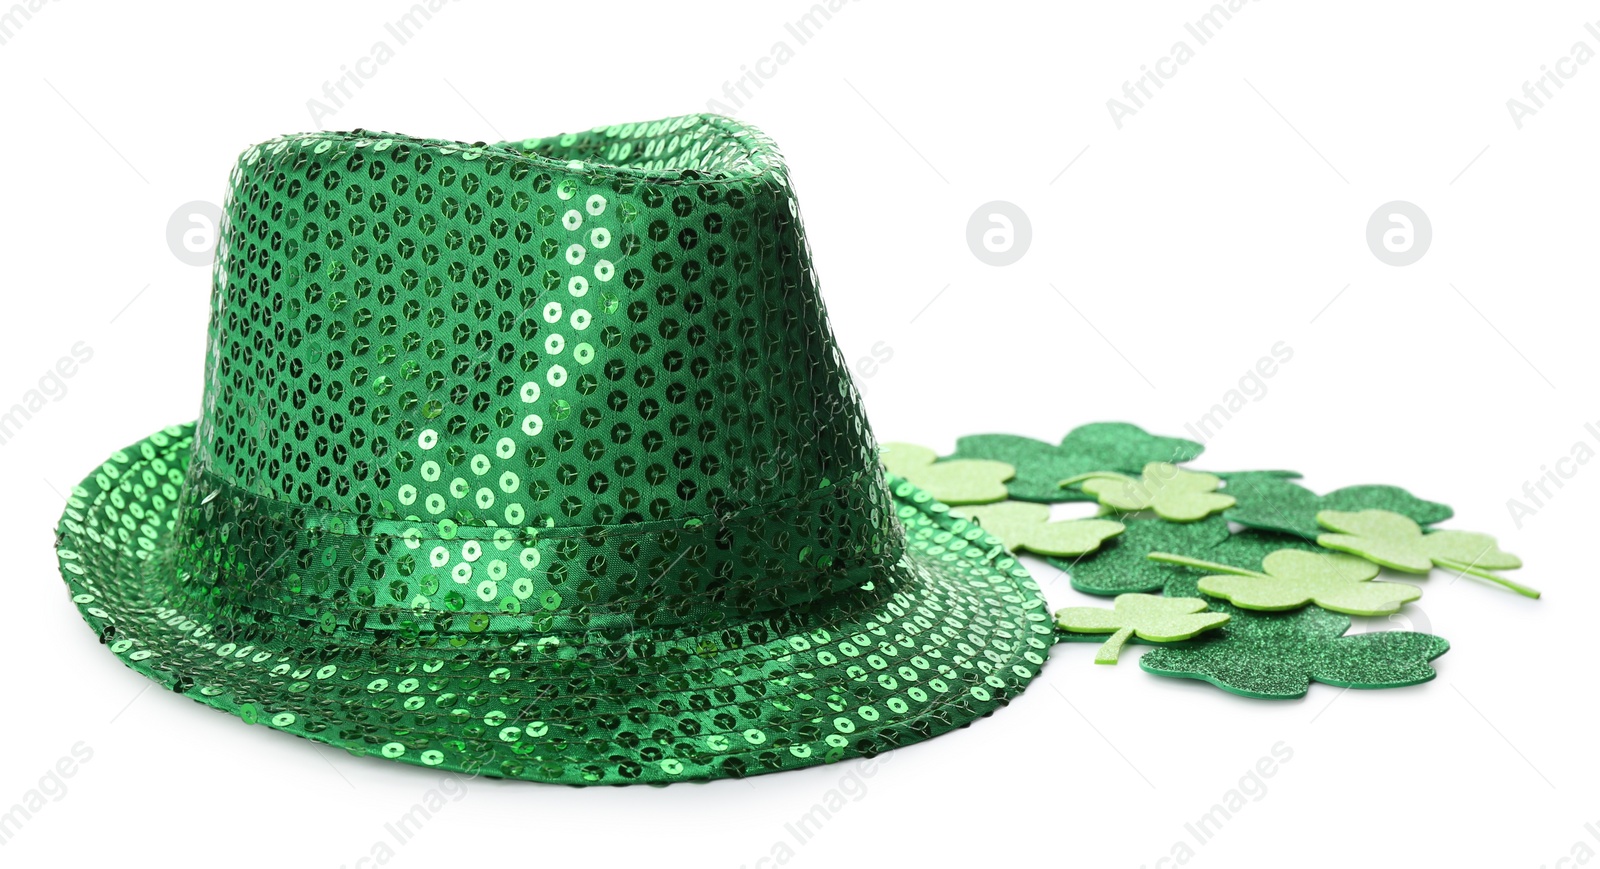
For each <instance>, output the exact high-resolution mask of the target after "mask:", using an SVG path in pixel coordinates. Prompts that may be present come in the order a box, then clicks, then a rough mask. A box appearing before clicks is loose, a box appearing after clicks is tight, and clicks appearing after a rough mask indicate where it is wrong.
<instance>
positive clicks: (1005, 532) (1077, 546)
mask: <svg viewBox="0 0 1600 869" xmlns="http://www.w3.org/2000/svg"><path fill="white" fill-rule="evenodd" d="M955 512H956V513H957V514H958V515H962V516H966V517H967V518H969V519H973V520H976V521H977V523H978V524H979V525H981V526H983V530H985V531H987V532H989V533H990V534H993V535H994V536H996V537H998V538H1000V541H1001V542H1002V543H1004V544H1005V545H1006V549H1007V550H1009V551H1011V552H1016V551H1017V550H1019V549H1026V550H1028V551H1029V552H1033V553H1036V554H1039V555H1055V556H1071V555H1082V554H1084V553H1086V552H1093V551H1094V550H1095V549H1097V548H1099V546H1100V543H1101V542H1102V541H1104V540H1105V539H1106V538H1108V537H1114V536H1116V535H1118V534H1121V533H1122V529H1123V524H1122V523H1121V522H1113V521H1111V520H1109V519H1069V520H1064V521H1059V522H1051V521H1050V508H1049V507H1048V506H1046V505H1044V504H1029V503H1027V502H1024V501H1006V502H1003V503H1000V504H989V505H985V506H979V507H962V508H960V509H959V510H957V511H955Z"/></svg>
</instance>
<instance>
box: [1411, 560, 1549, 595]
mask: <svg viewBox="0 0 1600 869" xmlns="http://www.w3.org/2000/svg"><path fill="white" fill-rule="evenodd" d="M1433 563H1434V564H1437V565H1439V566H1440V567H1443V568H1444V569H1446V570H1454V571H1456V572H1457V573H1463V574H1466V575H1467V576H1476V577H1478V578H1479V579H1487V580H1489V581H1490V582H1498V583H1499V584H1501V585H1503V586H1505V587H1506V588H1509V589H1511V590H1512V591H1514V592H1516V593H1517V594H1520V595H1522V596H1523V597H1531V598H1534V599H1538V597H1539V594H1540V592H1539V590H1538V589H1536V588H1530V587H1528V586H1526V585H1523V584H1522V583H1520V582H1515V581H1513V580H1509V579H1506V578H1505V577H1503V576H1501V575H1499V574H1498V573H1490V572H1489V571H1487V570H1484V569H1483V568H1481V567H1473V566H1472V565H1470V564H1462V563H1461V562H1459V561H1451V560H1450V559H1448V558H1435V559H1433Z"/></svg>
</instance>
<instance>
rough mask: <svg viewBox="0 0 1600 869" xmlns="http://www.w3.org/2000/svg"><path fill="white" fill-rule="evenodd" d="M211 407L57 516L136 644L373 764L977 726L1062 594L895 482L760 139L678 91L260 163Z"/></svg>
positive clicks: (272, 156)
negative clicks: (607, 119) (1044, 590)
mask: <svg viewBox="0 0 1600 869" xmlns="http://www.w3.org/2000/svg"><path fill="white" fill-rule="evenodd" d="M232 182H233V189H232V194H231V196H230V199H229V202H228V205H227V207H226V209H225V219H224V223H223V226H222V228H221V234H220V243H219V252H218V263H217V267H216V272H215V284H214V288H213V296H212V305H211V319H210V326H209V334H208V338H209V341H208V347H207V353H206V367H205V373H206V383H205V396H204V400H203V403H202V411H201V415H200V418H199V420H198V421H197V423H194V424H191V425H185V426H178V427H173V428H169V429H166V430H164V431H162V432H159V433H157V434H155V435H152V436H151V437H150V438H148V439H146V440H144V441H141V442H140V443H138V444H135V445H134V446H132V447H129V448H128V449H125V450H123V451H121V452H119V453H117V454H116V455H114V456H113V457H112V458H111V459H110V460H108V461H107V462H106V463H105V464H104V465H102V466H101V467H100V468H99V469H98V470H96V471H95V472H94V473H93V474H91V475H90V477H89V478H88V479H86V480H85V481H84V482H83V483H82V484H81V485H79V486H78V487H77V488H76V489H75V490H74V492H73V494H72V497H71V499H70V502H69V504H68V507H67V509H66V512H65V514H64V516H63V517H62V520H61V523H60V526H59V528H58V554H59V557H60V563H61V567H62V572H63V576H64V577H65V578H66V580H67V584H68V585H69V587H70V588H71V590H72V593H73V595H74V600H75V601H76V602H77V604H78V606H79V608H80V609H81V611H82V613H83V615H84V618H85V619H86V620H87V621H88V622H89V624H90V625H91V626H92V627H93V628H94V629H95V631H96V632H97V633H98V634H99V635H100V636H101V637H102V639H104V640H106V641H107V642H108V643H111V644H112V651H113V652H114V653H116V654H117V655H118V656H119V657H121V658H122V659H123V660H124V661H125V662H126V663H127V664H128V665H129V666H131V667H133V668H134V669H136V670H138V671H139V672H141V673H144V674H145V675H147V676H150V677H151V678H154V679H157V680H158V681H160V682H161V683H162V684H164V685H167V686H169V687H171V688H172V689H174V690H176V691H178V692H180V693H183V694H186V695H188V696H190V697H192V698H194V699H196V700H199V701H200V702H202V703H205V704H207V705H210V706H213V707H216V708H218V709H221V710H224V711H227V712H230V713H232V714H235V715H239V716H241V717H243V718H245V719H246V720H247V721H252V722H254V723H259V724H264V725H266V726H269V727H274V728H278V729H281V730H286V731H288V732H291V733H295V734H298V735H301V736H306V737H309V738H312V739H315V740H318V741H321V742H326V743H329V744H332V745H337V746H340V747H343V748H346V749H349V750H351V751H355V752H358V753H365V754H372V755H375V756H380V757H386V758H391V759H395V760H400V761H403V762H407V763H414V764H420V765H424V766H429V767H442V768H446V769H452V770H462V771H469V772H482V773H485V774H489V775H495V776H504V777H508V778H519V779H530V780H538V781H550V782H564V783H569V784H618V783H629V782H670V781H680V780H690V779H708V778H721V777H730V776H742V775H752V774H757V773H764V772H771V771H776V770H782V769H788V768H793V767H799V766H806V765H811V764H816V763H822V762H828V761H836V760H840V759H843V758H847V757H853V756H862V755H871V754H874V753H878V752H882V751H887V750H889V749H892V748H895V747H898V746H901V745H905V744H908V743H912V742H916V741H920V740H923V739H927V738H929V737H931V736H934V735H937V734H939V733H943V732H945V731H947V730H950V729H952V728H955V727H960V726H963V725H965V724H968V723H970V722H971V721H973V720H975V719H976V718H978V717H981V716H983V715H986V714H988V713H989V712H992V711H993V710H994V709H996V708H998V707H999V706H1001V705H1003V704H1005V703H1006V702H1008V701H1009V700H1010V699H1011V698H1012V697H1013V696H1015V695H1016V694H1017V693H1018V692H1020V691H1021V690H1022V689H1023V688H1024V687H1025V686H1026V685H1027V683H1028V682H1029V681H1030V680H1031V679H1032V678H1034V676H1036V675H1037V674H1038V671H1039V669H1040V667H1041V666H1042V665H1043V662H1044V659H1045V655H1046V653H1047V651H1048V647H1049V644H1050V643H1051V642H1052V641H1053V637H1052V628H1051V624H1050V616H1049V613H1048V612H1047V611H1046V608H1045V606H1044V604H1043V601H1042V600H1041V599H1040V596H1039V591H1038V588H1037V586H1036V585H1035V584H1034V582H1033V580H1032V579H1031V578H1029V577H1028V575H1027V573H1026V571H1025V570H1024V569H1023V568H1022V567H1021V565H1020V564H1019V563H1018V562H1017V561H1016V559H1014V558H1013V557H1011V556H1010V555H1008V554H1006V552H1005V550H1004V548H1003V547H1002V546H1000V545H999V543H998V541H996V540H995V539H994V538H992V537H990V536H989V535H987V534H986V533H985V532H983V531H982V529H981V528H979V527H977V526H976V525H974V524H973V523H971V522H970V521H968V520H965V519H960V518H957V517H953V516H951V515H950V514H949V512H948V509H947V508H946V507H945V506H944V505H942V504H939V503H937V502H935V501H933V500H932V499H931V498H929V497H928V496H927V495H925V494H923V493H921V492H920V491H919V490H917V489H916V488H915V487H913V486H911V485H910V484H908V483H905V482H904V481H899V480H897V479H895V478H892V477H888V478H886V477H885V475H884V473H883V471H882V470H881V468H880V467H879V465H878V459H877V447H876V444H875V443H874V441H873V437H872V434H871V431H870V429H869V428H868V426H867V424H866V421H865V418H864V416H863V415H862V412H861V407H860V400H859V398H858V396H857V394H856V392H855V390H854V388H853V386H852V385H851V383H850V380H849V375H848V372H847V369H846V366H845V364H844V362H843V360H842V358H841V355H840V353H839V351H838V348H837V346H836V344H835V343H834V340H833V337H832V334H831V332H830V329H829V327H828V323H827V317H826V314H825V312H824V309H823V307H822V303H821V299H820V296H819V295H818V291H817V286H816V283H815V277H814V271H813V269H812V268H811V265H810V260H809V251H808V248H807V244H806V239H805V235H804V232H803V229H802V226H801V223H800V221H799V219H798V211H797V209H796V205H795V199H794V195H793V192H792V189H791V187H790V182H789V175H788V171H787V169H786V167H785V166H784V164H783V162H782V160H781V158H780V157H779V155H778V152H777V151H776V149H775V147H774V146H773V145H772V143H771V142H770V140H768V139H767V138H765V137H764V136H763V135H761V134H760V133H758V132H757V131H755V130H753V129H751V128H749V127H747V126H744V125H742V124H739V123H737V122H735V121H731V120H729V119H726V118H719V117H713V116H692V117H685V118H674V119H668V120H663V121H657V122H653V123H642V124H628V125H622V126H615V127H605V128H600V129H596V130H592V131H589V132H585V133H579V134H572V135H565V136H559V137H552V138H549V139H540V140H526V141H523V142H517V143H508V144H503V145H484V144H481V143H480V144H475V145H469V144H463V143H454V142H444V141H432V140H421V139H413V138H408V137H404V136H398V135H389V134H379V133H367V132H362V131H356V132H352V133H311V134H305V135H299V136H291V137H287V138H282V139H277V140H274V141H271V142H267V143H265V144H262V145H259V146H256V147H253V148H251V149H249V150H248V151H246V152H245V154H244V155H243V156H242V157H241V158H240V160H239V163H238V165H237V167H236V169H235V171H234V173H233V178H232Z"/></svg>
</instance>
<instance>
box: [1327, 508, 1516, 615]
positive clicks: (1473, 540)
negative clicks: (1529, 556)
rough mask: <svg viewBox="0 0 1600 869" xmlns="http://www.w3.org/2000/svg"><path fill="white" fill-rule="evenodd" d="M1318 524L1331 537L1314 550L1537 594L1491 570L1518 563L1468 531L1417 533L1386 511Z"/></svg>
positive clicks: (1337, 516) (1335, 516)
mask: <svg viewBox="0 0 1600 869" xmlns="http://www.w3.org/2000/svg"><path fill="white" fill-rule="evenodd" d="M1317 522H1318V523H1320V524H1321V525H1322V526H1323V527H1324V528H1327V529H1328V530H1329V531H1331V532H1334V533H1331V534H1323V535H1320V536H1319V537H1317V543H1318V545H1321V546H1325V547H1327V548H1328V549H1333V550H1337V551H1339V552H1348V553H1351V554H1353V555H1359V556H1361V557H1362V558H1365V559H1367V560H1368V561H1371V562H1372V563H1374V564H1381V565H1383V566H1384V567H1388V568H1391V569H1394V570H1401V571H1405V572H1407V573H1427V572H1428V571H1429V570H1432V569H1433V567H1434V566H1435V565H1437V566H1439V567H1443V568H1445V569H1447V570H1454V571H1456V572H1457V573H1463V574H1466V575H1468V576H1476V577H1478V578H1480V579H1487V580H1489V581H1490V582H1496V583H1499V584H1500V585H1503V586H1505V587H1506V588H1509V589H1511V590H1512V591H1514V592H1516V593H1517V594H1520V595H1524V596H1526V597H1533V598H1536V597H1538V596H1539V591H1538V590H1537V589H1533V588H1529V587H1528V586H1526V585H1522V584H1521V583H1518V582H1513V581H1512V580H1509V579H1506V578H1505V577H1503V576H1500V575H1499V574H1495V573H1491V572H1490V571H1491V570H1511V569H1513V568H1517V567H1521V566H1522V559H1520V558H1518V557H1516V556H1515V555H1512V554H1511V553H1509V552H1505V551H1502V550H1501V549H1500V546H1499V544H1498V543H1496V542H1495V539H1494V538H1493V537H1491V536H1489V535H1487V534H1479V533H1476V532H1473V531H1432V532H1429V533H1427V534H1424V533H1423V532H1422V528H1421V526H1419V525H1417V523H1416V522H1413V521H1412V520H1411V519H1409V518H1407V517H1405V516H1402V515H1400V514H1399V513H1391V512H1389V511H1387V510H1361V511H1358V512H1355V513H1343V512H1340V511H1338V510H1324V511H1322V512H1320V513H1318V514H1317Z"/></svg>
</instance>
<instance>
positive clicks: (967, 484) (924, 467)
mask: <svg viewBox="0 0 1600 869" xmlns="http://www.w3.org/2000/svg"><path fill="white" fill-rule="evenodd" d="M937 459H938V454H937V453H935V452H934V451H933V450H930V449H928V448H927V447H919V446H917V445H916V444H884V445H883V453H882V454H881V455H880V457H879V460H880V461H881V462H883V467H884V469H886V470H887V471H888V472H889V473H891V474H894V475H895V476H897V477H903V478H905V479H906V481H907V482H909V483H911V484H912V485H913V486H916V487H917V488H919V489H921V490H923V491H924V492H927V493H928V494H929V495H932V496H933V497H934V499H935V500H939V501H943V502H944V503H946V504H986V503H989V502H990V501H1002V500H1005V497H1006V485H1005V482H1006V480H1009V479H1011V478H1012V477H1013V476H1015V475H1016V473H1017V469H1016V468H1013V467H1012V466H1010V465H1008V464H1006V463H1005V462H995V461H989V460H987V459H957V460H952V461H946V462H936V460H937Z"/></svg>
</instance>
